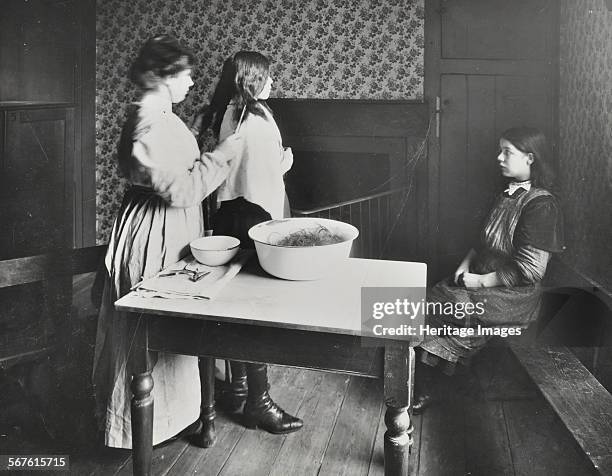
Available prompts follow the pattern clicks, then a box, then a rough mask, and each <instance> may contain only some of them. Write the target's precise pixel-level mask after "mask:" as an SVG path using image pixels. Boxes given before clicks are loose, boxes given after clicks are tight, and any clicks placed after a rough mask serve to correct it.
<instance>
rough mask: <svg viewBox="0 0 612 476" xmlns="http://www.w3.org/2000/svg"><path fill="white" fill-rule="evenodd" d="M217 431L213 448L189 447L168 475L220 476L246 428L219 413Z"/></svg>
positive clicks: (233, 419)
mask: <svg viewBox="0 0 612 476" xmlns="http://www.w3.org/2000/svg"><path fill="white" fill-rule="evenodd" d="M215 429H216V430H217V442H216V443H215V445H214V446H213V447H212V448H206V449H204V448H199V447H197V446H194V445H189V446H188V447H187V448H186V449H185V451H184V452H183V454H182V455H181V458H179V460H178V461H176V462H175V464H174V465H173V466H172V467H171V468H170V470H169V471H168V475H169V476H183V475H186V474H211V475H216V474H218V473H219V472H220V471H221V469H222V468H223V466H224V465H225V464H226V463H227V460H228V458H229V457H230V455H231V454H232V451H233V450H234V447H235V446H236V444H237V443H238V441H239V440H240V438H241V437H242V434H243V433H244V432H245V428H244V427H243V426H242V425H241V423H240V422H239V421H238V419H237V418H235V417H234V418H231V417H229V416H228V415H225V414H223V413H219V414H217V418H216V419H215Z"/></svg>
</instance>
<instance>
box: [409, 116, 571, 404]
mask: <svg viewBox="0 0 612 476" xmlns="http://www.w3.org/2000/svg"><path fill="white" fill-rule="evenodd" d="M499 147H500V153H499V155H498V156H497V162H498V165H499V168H500V171H501V173H502V175H503V176H504V177H506V178H508V179H509V185H508V188H507V189H506V190H505V191H504V192H503V193H502V194H501V195H500V196H499V198H498V199H497V202H496V203H495V205H494V207H493V209H492V210H491V212H490V213H489V217H488V219H487V221H486V223H485V226H484V229H483V230H482V233H481V239H480V244H479V245H478V246H477V248H476V249H471V250H470V251H469V252H468V254H467V255H466V257H465V258H464V260H463V261H462V262H461V264H460V265H459V267H458V268H457V270H456V271H455V273H454V276H452V277H450V278H448V279H446V280H444V281H442V282H440V283H438V284H436V285H435V286H434V287H433V288H432V289H431V291H430V292H429V293H428V302H434V303H436V302H437V303H442V304H446V303H452V304H461V305H462V306H463V307H464V306H465V304H468V303H471V304H472V305H474V306H475V309H481V310H483V311H484V312H482V313H481V314H479V313H475V314H473V315H471V316H468V315H465V316H464V315H455V316H453V315H448V316H444V315H442V316H439V315H438V316H427V319H428V321H429V322H428V324H429V325H430V326H432V327H441V326H443V325H451V326H455V327H464V328H465V327H473V328H477V326H482V327H488V328H495V327H497V328H504V327H521V328H525V327H527V326H528V325H529V324H530V323H531V322H532V321H533V320H534V319H536V318H537V315H538V310H539V307H540V298H541V293H540V288H539V282H540V281H541V280H542V278H543V277H544V273H545V272H546V267H547V265H548V261H549V260H550V258H551V256H552V254H553V253H558V252H561V251H562V250H563V221H562V215H561V211H560V208H559V205H558V203H557V200H556V198H555V197H554V195H553V194H552V193H551V190H552V188H553V180H552V172H551V170H550V168H549V164H548V160H549V153H550V152H549V148H548V145H547V141H546V138H545V137H544V134H542V132H540V131H539V130H538V129H533V128H529V127H517V128H512V129H508V130H506V131H505V132H503V133H502V135H501V138H500V141H499ZM464 308H465V307H464ZM489 338H490V337H489V336H486V335H480V336H479V335H478V333H476V335H475V336H474V337H455V336H453V335H450V336H435V337H426V338H425V341H424V342H423V343H421V345H420V348H421V352H420V358H421V361H420V362H419V364H423V363H424V364H428V365H429V367H432V366H433V367H438V368H439V369H440V370H441V371H442V372H444V373H446V374H451V373H453V372H454V368H455V365H456V364H457V363H468V362H469V358H470V357H471V356H472V355H473V354H475V353H476V352H477V351H478V350H480V349H481V348H482V347H483V346H484V345H485V344H486V342H487V341H488V340H489ZM416 377H417V380H416V388H415V391H416V393H417V397H416V399H415V404H414V406H413V411H414V412H415V413H418V412H420V411H422V410H423V409H424V408H425V407H426V406H427V405H428V404H429V403H430V402H431V401H432V397H431V395H430V394H429V393H428V389H427V386H428V383H427V380H428V366H425V365H419V366H418V368H417V371H416ZM429 379H431V375H429Z"/></svg>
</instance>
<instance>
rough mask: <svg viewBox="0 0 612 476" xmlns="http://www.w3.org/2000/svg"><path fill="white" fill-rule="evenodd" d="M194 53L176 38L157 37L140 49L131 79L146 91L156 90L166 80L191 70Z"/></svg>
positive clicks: (131, 72)
mask: <svg viewBox="0 0 612 476" xmlns="http://www.w3.org/2000/svg"><path fill="white" fill-rule="evenodd" d="M193 63H194V56H193V53H192V52H191V51H190V50H189V49H187V48H185V47H184V46H182V45H181V44H180V43H179V42H178V40H176V38H173V37H171V36H168V35H157V36H154V37H153V38H151V39H149V40H148V41H147V42H146V43H145V44H144V45H143V46H142V48H141V49H140V52H139V53H138V56H137V57H136V59H135V60H134V63H133V64H132V67H131V68H130V79H131V80H132V81H133V82H134V83H135V84H137V85H138V86H139V87H141V88H142V89H144V90H148V89H154V88H155V87H156V86H157V85H158V84H159V83H160V82H161V81H162V80H163V79H164V78H167V77H168V76H174V75H175V74H177V73H180V72H181V71H184V70H186V69H189V68H191V67H192V65H193Z"/></svg>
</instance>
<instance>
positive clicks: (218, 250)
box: [189, 235, 240, 266]
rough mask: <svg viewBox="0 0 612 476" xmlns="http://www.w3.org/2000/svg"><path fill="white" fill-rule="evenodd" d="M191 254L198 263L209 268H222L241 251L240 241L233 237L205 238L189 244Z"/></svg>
mask: <svg viewBox="0 0 612 476" xmlns="http://www.w3.org/2000/svg"><path fill="white" fill-rule="evenodd" d="M189 247H190V248H191V254H192V255H193V257H194V258H195V259H196V260H198V262H200V263H202V264H205V265H208V266H221V265H222V264H225V263H227V262H229V261H230V260H231V259H232V258H233V257H234V256H236V253H238V250H239V249H240V240H239V239H238V238H234V237H233V236H225V235H217V236H203V237H201V238H197V239H195V240H193V241H192V242H191V243H189Z"/></svg>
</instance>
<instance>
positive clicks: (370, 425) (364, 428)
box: [319, 377, 383, 476]
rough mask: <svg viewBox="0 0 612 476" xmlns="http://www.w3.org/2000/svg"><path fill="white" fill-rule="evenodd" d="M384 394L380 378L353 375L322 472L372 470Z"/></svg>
mask: <svg viewBox="0 0 612 476" xmlns="http://www.w3.org/2000/svg"><path fill="white" fill-rule="evenodd" d="M382 395H383V393H382V384H381V382H380V381H379V380H373V379H366V378H363V377H351V381H350V383H349V387H348V391H347V394H346V397H345V399H344V402H343V403H342V408H341V409H340V412H339V414H338V418H337V420H336V424H335V427H334V430H333V433H332V437H331V439H330V442H329V445H328V447H327V451H326V452H325V457H324V459H323V464H322V465H321V471H320V472H319V474H320V475H321V476H328V475H329V476H343V475H346V476H359V475H367V474H368V470H369V467H370V457H371V454H372V448H373V447H374V438H375V436H376V431H377V428H378V423H379V421H380V413H381V408H382V406H383V398H382Z"/></svg>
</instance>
